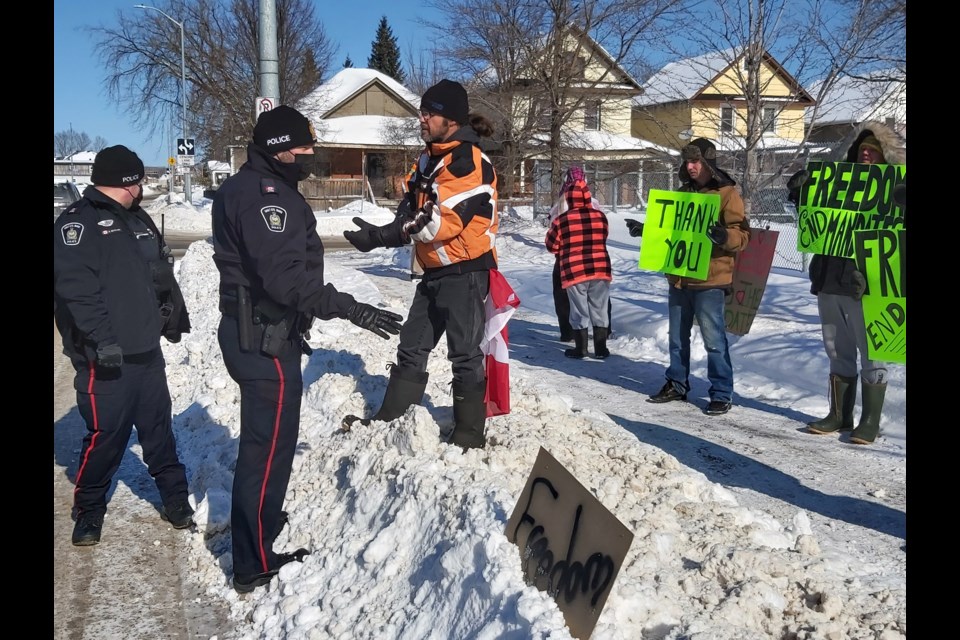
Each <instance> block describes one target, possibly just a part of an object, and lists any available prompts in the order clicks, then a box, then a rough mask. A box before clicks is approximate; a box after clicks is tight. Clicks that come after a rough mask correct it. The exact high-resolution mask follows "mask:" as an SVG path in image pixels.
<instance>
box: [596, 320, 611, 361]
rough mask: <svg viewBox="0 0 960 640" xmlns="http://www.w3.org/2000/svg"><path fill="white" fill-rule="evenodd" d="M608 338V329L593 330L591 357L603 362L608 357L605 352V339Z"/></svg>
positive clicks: (607, 352) (607, 353) (608, 353)
mask: <svg viewBox="0 0 960 640" xmlns="http://www.w3.org/2000/svg"><path fill="white" fill-rule="evenodd" d="M609 336H610V329H608V328H606V327H594V328H593V357H594V358H599V359H601V360H603V359H604V358H606V357H607V356H609V355H610V351H608V350H607V338H608V337H609Z"/></svg>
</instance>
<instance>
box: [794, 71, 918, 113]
mask: <svg viewBox="0 0 960 640" xmlns="http://www.w3.org/2000/svg"><path fill="white" fill-rule="evenodd" d="M822 86H823V81H818V82H816V83H814V84H813V85H811V87H812V91H813V94H814V95H817V94H819V92H820V88H821V87H822ZM813 117H814V114H813V111H812V110H810V111H808V112H807V114H806V119H807V122H808V123H809V122H811V121H812V119H813ZM886 118H894V119H895V120H896V122H900V123H905V122H906V121H907V83H906V80H902V79H900V74H899V73H898V72H896V71H878V72H874V73H870V74H867V75H865V76H864V77H861V78H852V77H849V76H845V77H843V78H839V79H837V81H836V82H835V83H834V84H833V86H832V87H831V88H830V90H829V91H828V92H827V93H826V94H825V95H824V96H823V98H821V100H820V106H819V108H818V109H817V113H816V124H817V125H821V126H822V125H828V124H842V123H848V122H849V123H859V122H863V121H865V120H878V121H881V122H882V121H884V120H885V119H886Z"/></svg>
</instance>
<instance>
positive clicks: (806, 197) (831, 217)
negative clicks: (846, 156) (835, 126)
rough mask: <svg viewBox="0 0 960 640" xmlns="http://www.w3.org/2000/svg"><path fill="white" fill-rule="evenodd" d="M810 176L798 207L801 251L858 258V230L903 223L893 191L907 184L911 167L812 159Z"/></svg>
mask: <svg viewBox="0 0 960 640" xmlns="http://www.w3.org/2000/svg"><path fill="white" fill-rule="evenodd" d="M806 169H807V172H808V173H809V174H810V179H809V180H808V181H807V183H806V185H804V188H803V189H801V191H800V204H799V206H798V207H797V212H798V219H797V250H798V251H801V252H803V253H819V254H823V255H828V256H840V257H843V258H850V257H853V233H854V232H855V231H860V230H877V229H894V228H898V227H902V226H903V209H902V208H901V207H900V205H899V204H897V203H896V202H894V200H893V189H894V187H896V186H897V185H898V184H900V183H901V182H904V180H905V178H906V175H907V167H906V165H897V164H861V163H859V162H826V161H816V162H808V163H807V166H806Z"/></svg>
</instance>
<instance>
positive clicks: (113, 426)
mask: <svg viewBox="0 0 960 640" xmlns="http://www.w3.org/2000/svg"><path fill="white" fill-rule="evenodd" d="M143 178H144V171H143V162H141V161H140V158H139V157H137V154H136V153H134V152H133V151H131V150H130V149H128V148H126V147H124V146H122V145H117V146H114V147H107V148H106V149H103V150H102V151H100V152H99V153H98V154H97V157H96V159H95V160H94V163H93V173H92V175H91V180H92V181H93V186H91V187H87V189H85V190H84V192H83V197H82V198H81V199H80V200H78V201H77V202H75V203H73V204H72V205H70V206H69V207H67V209H66V210H65V211H64V213H63V214H62V215H61V216H60V217H59V218H58V219H57V221H56V222H54V225H53V307H54V320H55V322H56V326H57V329H58V331H59V332H60V336H61V338H62V340H63V351H64V353H65V354H66V355H67V356H68V357H69V358H70V361H71V362H72V364H73V367H74V369H75V370H76V375H75V377H74V388H75V389H76V391H77V406H78V407H79V410H80V415H81V416H82V417H83V420H84V422H85V423H86V426H87V433H86V435H85V436H84V438H83V444H82V447H81V450H80V461H79V466H78V469H77V476H76V481H75V485H76V488H75V489H74V511H75V516H76V525H75V526H74V529H73V544H75V545H78V546H89V545H95V544H97V543H98V542H100V532H101V529H102V528H103V517H104V514H105V513H106V510H107V491H108V490H109V489H110V484H111V481H112V479H113V475H114V474H115V473H116V471H117V469H118V468H119V466H120V461H121V459H122V458H123V453H124V451H126V449H127V442H128V440H129V439H130V432H131V429H132V428H133V426H134V425H136V427H137V437H138V439H139V441H140V445H141V446H142V447H143V459H144V462H146V464H147V469H148V470H149V472H150V475H151V476H153V479H154V480H155V481H156V483H157V489H158V490H159V491H160V497H161V499H162V500H163V507H162V509H161V512H160V514H161V517H162V518H163V519H164V520H167V521H169V522H170V523H171V524H172V525H173V526H174V527H176V528H178V529H184V528H187V527H189V526H190V525H192V524H193V508H192V507H191V506H190V503H189V501H188V499H187V497H188V492H187V477H186V471H185V469H184V466H183V464H181V463H180V460H179V458H178V457H177V443H176V440H175V438H174V434H173V428H172V418H171V410H172V406H171V401H170V391H169V389H168V387H167V375H166V363H165V362H164V359H163V353H162V351H161V349H160V336H161V335H162V336H164V337H166V339H167V340H168V341H170V342H179V341H180V338H181V335H182V334H183V333H187V332H189V331H190V319H189V316H188V314H187V310H186V307H185V305H184V303H183V296H182V294H181V292H180V288H179V286H178V285H177V281H176V279H175V278H174V275H173V257H172V256H171V254H170V249H169V247H167V245H166V244H165V243H164V241H163V237H162V236H161V235H160V231H159V230H158V229H157V226H156V224H154V222H153V219H152V218H151V217H150V216H149V215H148V214H147V213H146V212H145V211H144V210H143V209H141V208H140V200H141V199H142V198H143V187H142V185H141V184H140V183H141V181H142V180H143Z"/></svg>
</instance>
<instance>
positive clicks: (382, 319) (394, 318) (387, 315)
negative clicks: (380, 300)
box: [346, 302, 403, 340]
mask: <svg viewBox="0 0 960 640" xmlns="http://www.w3.org/2000/svg"><path fill="white" fill-rule="evenodd" d="M346 319H347V320H349V321H350V322H352V323H353V324H355V325H357V326H358V327H360V328H361V329H366V330H367V331H372V332H373V333H375V334H377V335H378V336H380V337H381V338H383V339H385V340H386V339H389V338H390V336H388V335H387V334H388V333H392V334H393V335H397V334H398V333H400V321H401V320H403V316H401V315H400V314H397V313H394V312H392V311H387V310H386V309H377V308H376V307H374V306H372V305H369V304H366V303H364V302H354V303H353V304H352V305H350V308H349V309H347V315H346Z"/></svg>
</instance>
